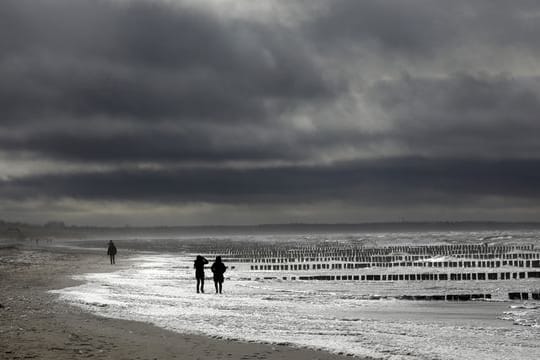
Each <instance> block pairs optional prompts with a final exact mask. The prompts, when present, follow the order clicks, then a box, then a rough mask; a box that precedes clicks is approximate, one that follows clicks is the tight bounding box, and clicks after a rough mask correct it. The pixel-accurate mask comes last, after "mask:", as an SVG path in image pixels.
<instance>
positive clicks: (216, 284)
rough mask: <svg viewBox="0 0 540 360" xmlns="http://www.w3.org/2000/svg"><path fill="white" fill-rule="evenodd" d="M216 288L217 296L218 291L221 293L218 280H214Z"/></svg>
mask: <svg viewBox="0 0 540 360" xmlns="http://www.w3.org/2000/svg"><path fill="white" fill-rule="evenodd" d="M214 286H215V287H216V294H217V293H218V291H219V288H218V281H217V280H214Z"/></svg>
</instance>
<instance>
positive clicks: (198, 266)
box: [193, 255, 208, 294]
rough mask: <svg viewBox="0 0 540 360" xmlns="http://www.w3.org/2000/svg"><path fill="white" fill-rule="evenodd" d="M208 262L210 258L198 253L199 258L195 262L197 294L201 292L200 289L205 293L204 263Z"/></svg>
mask: <svg viewBox="0 0 540 360" xmlns="http://www.w3.org/2000/svg"><path fill="white" fill-rule="evenodd" d="M206 264H208V260H206V259H205V258H204V257H202V256H201V255H197V258H196V259H195V261H194V262H193V267H194V268H195V278H196V279H197V294H198V293H199V289H200V292H202V293H203V294H204V265H206Z"/></svg>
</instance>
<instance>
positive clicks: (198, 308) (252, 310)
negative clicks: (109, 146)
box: [57, 254, 540, 359]
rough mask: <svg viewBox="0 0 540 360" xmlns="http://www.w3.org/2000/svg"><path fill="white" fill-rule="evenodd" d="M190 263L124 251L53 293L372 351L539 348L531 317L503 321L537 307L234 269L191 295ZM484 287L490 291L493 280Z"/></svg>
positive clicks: (474, 354)
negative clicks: (423, 296)
mask: <svg viewBox="0 0 540 360" xmlns="http://www.w3.org/2000/svg"><path fill="white" fill-rule="evenodd" d="M192 261H193V257H192V256H191V255H190V256H189V257H188V256H186V255H183V256H182V255H171V254H156V255H146V256H141V257H138V258H135V259H132V265H131V266H130V267H129V268H128V269H125V270H121V271H117V272H112V273H100V274H87V275H84V276H82V277H81V279H83V280H84V284H82V285H80V286H77V287H73V288H68V289H63V290H60V291H57V293H58V294H60V299H61V300H63V301H67V302H70V303H72V304H76V305H77V306H80V307H82V308H84V309H87V310H88V311H91V312H93V313H95V314H98V315H100V316H106V317H113V318H121V319H131V320H138V321H145V322H149V323H153V324H156V325H158V326H161V327H163V328H167V329H170V330H174V331H178V332H187V333H199V334H205V335H209V336H216V337H224V338H230V339H241V340H249V341H260V342H273V343H291V344H294V345H298V346H308V347H314V348H322V349H327V350H330V351H335V352H344V353H352V354H355V355H365V356H372V357H374V358H380V359H523V358H530V354H531V353H539V351H540V343H539V342H538V339H539V337H540V329H538V327H535V326H536V325H534V324H530V325H531V326H527V327H522V326H515V325H513V322H511V321H504V319H508V320H512V321H514V320H515V318H517V317H519V318H520V319H523V318H524V314H523V313H522V312H530V311H538V309H521V308H520V309H517V308H516V309H510V310H508V304H506V303H500V302H467V303H450V302H448V303H447V302H412V301H400V300H375V301H374V300H366V297H367V296H369V295H375V294H378V295H392V294H393V293H395V286H396V285H395V284H393V283H360V282H354V281H351V282H349V281H339V282H332V281H325V282H307V281H280V280H258V281H255V280H241V279H244V278H249V275H248V274H246V273H242V272H241V271H237V270H232V271H228V272H227V274H226V275H228V277H229V279H227V280H226V281H225V284H224V294H223V295H215V294H213V292H214V291H213V284H212V282H211V281H210V280H207V284H206V291H207V294H195V282H194V279H193V277H194V274H193V270H192V264H193V262H192ZM469 283H471V282H469ZM466 284H467V283H466V282H454V283H453V284H451V286H454V287H455V288H456V289H459V288H460V287H467V286H468V285H466ZM485 284H491V283H489V282H485ZM402 286H406V287H407V288H406V290H407V291H408V292H410V293H414V292H419V291H425V289H426V286H427V287H431V288H433V289H435V290H433V291H440V289H447V287H448V286H449V285H448V284H447V283H443V284H438V283H435V282H416V283H410V284H404V285H402ZM489 286H492V287H493V288H492V289H490V290H492V291H495V290H497V289H498V288H497V285H496V284H492V285H489ZM499 290H500V289H499ZM401 291H403V288H402V289H401ZM532 316H533V317H534V316H535V315H532ZM536 316H537V315H536ZM533 325H534V326H533Z"/></svg>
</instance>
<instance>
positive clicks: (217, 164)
mask: <svg viewBox="0 0 540 360" xmlns="http://www.w3.org/2000/svg"><path fill="white" fill-rule="evenodd" d="M217 6H218V5H216V3H214V2H211V3H205V2H204V1H203V2H187V1H186V2H181V1H179V2H174V3H172V2H160V1H152V2H149V1H112V0H99V1H86V0H84V1H77V2H74V1H67V0H53V1H46V2H41V1H39V2H36V1H27V0H17V1H15V0H5V1H2V2H1V3H0V80H1V81H0V109H1V110H0V155H2V156H1V158H2V159H4V160H2V161H3V163H2V162H0V171H1V172H2V176H1V177H0V196H1V197H2V198H3V199H5V200H10V201H11V200H13V201H22V202H25V201H26V202H29V203H30V202H31V199H33V198H41V199H48V200H47V201H50V203H51V204H53V203H55V201H57V200H58V199H65V198H69V199H77V200H80V201H90V202H91V201H94V200H95V201H97V200H99V201H101V200H106V201H113V202H119V203H122V202H125V201H136V202H140V203H141V204H143V203H160V202H163V203H168V204H177V206H178V208H179V209H180V208H183V207H189V206H190V204H193V203H201V202H202V203H208V204H231V205H235V206H243V205H246V206H253V205H257V206H260V207H264V206H265V204H268V205H269V206H270V205H271V204H276V203H279V204H282V205H283V206H288V205H289V204H294V203H295V202H303V203H309V202H314V203H315V202H316V203H318V204H320V203H324V202H339V203H343V204H350V205H351V204H352V205H354V206H357V207H361V206H363V205H366V206H367V205H369V206H377V207H380V208H384V207H387V208H388V209H391V208H392V207H395V206H403V205H404V204H408V206H410V207H414V206H415V203H418V204H422V206H427V207H429V205H430V204H431V205H433V206H439V207H440V206H443V205H444V204H447V206H448V209H449V211H448V214H450V215H451V214H452V209H454V210H455V211H456V213H457V212H458V211H461V210H463V209H474V208H475V206H479V205H478V204H481V203H482V202H483V201H486V199H489V198H493V197H495V198H503V199H507V200H508V202H509V205H510V206H513V205H516V206H517V205H518V204H519V206H522V204H523V202H526V203H528V204H530V205H529V209H531V208H535V207H538V206H539V205H540V202H539V201H540V200H539V196H538V195H539V194H538V191H537V189H536V188H535V186H534V184H535V183H537V181H538V177H539V174H538V172H537V171H536V170H534V169H536V168H538V166H537V165H538V161H539V160H540V148H539V145H538V141H537V139H536V137H537V134H540V122H539V121H538V120H537V117H538V114H539V113H540V112H539V110H540V80H539V79H540V77H538V75H539V74H540V66H539V65H538V64H537V61H536V58H537V56H538V52H539V50H540V49H539V46H538V41H537V39H536V38H537V34H538V33H539V31H540V29H539V26H540V25H538V24H540V22H538V21H537V20H538V17H539V16H540V5H537V4H536V3H535V2H533V1H517V2H511V3H510V2H505V1H478V2H474V3H470V2H466V1H456V2H452V3H451V4H450V3H446V2H443V1H435V2H434V1H425V0H410V1H399V2H396V1H385V0H383V1H377V2H359V1H352V0H337V1H332V2H328V1H318V2H315V1H313V2H302V1H298V2H295V3H291V2H276V3H275V6H276V7H280V8H282V9H281V10H282V11H283V12H287V10H288V9H289V8H288V7H290V10H291V12H290V14H291V15H290V17H289V18H288V19H287V21H280V20H281V19H279V18H273V15H275V14H272V13H265V12H264V11H267V10H263V9H264V8H263V7H261V11H260V13H261V15H260V17H259V18H254V17H250V16H245V15H242V14H234V16H233V15H231V14H230V13H227V12H226V11H223V10H224V9H220V8H219V7H218V8H216V7H217ZM252 6H253V5H252ZM293 8H294V10H295V11H296V12H292V10H293ZM24 159H26V160H27V159H32V160H33V161H36V160H37V161H39V160H42V161H45V162H52V163H54V162H58V163H61V164H69V165H70V166H71V167H69V169H70V170H69V171H64V172H58V171H57V170H58V165H57V166H55V167H51V168H50V171H48V172H47V171H42V170H43V169H41V171H40V172H39V173H38V172H35V173H33V172H32V170H31V169H28V171H26V172H24V173H25V176H21V175H20V174H19V173H17V174H15V172H11V170H10V169H11V168H14V167H21V166H23V165H22V164H23V162H20V161H22V160H24ZM90 165H91V166H90ZM100 167H102V168H100ZM66 168H67V167H66ZM74 168H76V169H80V172H78V171H76V170H73V169H74ZM96 168H98V169H99V170H95V169H96ZM28 206H31V205H28ZM28 210H29V211H30V210H31V209H30V208H29V209H28ZM525 210H527V209H525ZM103 211H106V210H103ZM2 213H5V211H4V212H3V211H2V208H1V207H0V217H1V216H2ZM312 214H313V217H312V220H313V221H324V220H325V219H324V218H323V217H318V216H317V211H316V209H313V211H312ZM378 214H379V215H380V213H378ZM426 214H427V213H426ZM17 216H21V217H23V218H24V209H22V210H18V213H17ZM44 216H46V215H44ZM321 216H322V215H321ZM523 216H524V217H527V216H529V215H526V214H525V215H523ZM519 217H520V214H519V213H516V214H513V215H512V218H513V219H516V218H519ZM348 218H350V216H349V217H348ZM527 219H529V218H527ZM202 220H204V221H203V222H209V221H210V222H211V221H212V219H202ZM381 220H385V219H381ZM216 221H219V219H216ZM249 221H250V219H246V222H249ZM291 221H294V219H291Z"/></svg>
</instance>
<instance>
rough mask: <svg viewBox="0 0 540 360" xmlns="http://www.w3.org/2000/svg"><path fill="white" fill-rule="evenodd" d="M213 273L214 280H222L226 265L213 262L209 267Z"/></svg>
mask: <svg viewBox="0 0 540 360" xmlns="http://www.w3.org/2000/svg"><path fill="white" fill-rule="evenodd" d="M210 269H211V270H212V272H213V273H214V281H223V274H224V273H225V271H227V267H226V266H225V264H224V263H222V262H215V263H213V264H212V267H211V268H210Z"/></svg>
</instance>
